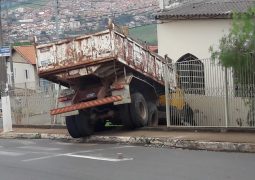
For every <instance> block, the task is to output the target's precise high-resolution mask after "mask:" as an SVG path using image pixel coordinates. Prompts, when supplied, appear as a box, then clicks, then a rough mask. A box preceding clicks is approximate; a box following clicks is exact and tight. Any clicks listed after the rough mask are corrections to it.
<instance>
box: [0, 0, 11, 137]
mask: <svg viewBox="0 0 255 180" xmlns="http://www.w3.org/2000/svg"><path fill="white" fill-rule="evenodd" d="M3 44H4V43H3V29H2V0H0V48H2V46H3ZM0 90H1V92H0V96H1V102H2V111H3V130H4V132H10V131H12V117H11V101H10V96H9V92H8V86H7V68H6V58H5V57H0Z"/></svg>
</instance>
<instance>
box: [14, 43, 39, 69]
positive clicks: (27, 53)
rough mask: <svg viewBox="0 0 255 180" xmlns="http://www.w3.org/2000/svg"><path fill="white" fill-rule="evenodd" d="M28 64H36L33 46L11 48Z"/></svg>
mask: <svg viewBox="0 0 255 180" xmlns="http://www.w3.org/2000/svg"><path fill="white" fill-rule="evenodd" d="M13 48H14V49H15V50H16V51H17V52H18V53H19V54H20V55H21V56H22V57H23V58H24V59H25V60H26V61H28V62H29V63H30V64H33V65H35V64H36V55H35V48H34V46H14V47H13Z"/></svg>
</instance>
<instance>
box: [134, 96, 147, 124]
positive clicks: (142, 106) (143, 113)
mask: <svg viewBox="0 0 255 180" xmlns="http://www.w3.org/2000/svg"><path fill="white" fill-rule="evenodd" d="M130 114H131V118H132V121H133V123H134V125H135V127H143V126H145V125H147V124H148V114H149V113H148V107H147V103H146V101H145V99H144V97H143V95H142V94H141V93H139V92H136V93H134V94H132V95H131V104H130Z"/></svg>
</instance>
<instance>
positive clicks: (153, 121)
mask: <svg viewBox="0 0 255 180" xmlns="http://www.w3.org/2000/svg"><path fill="white" fill-rule="evenodd" d="M148 111H149V117H148V125H149V126H158V109H157V106H156V104H155V103H152V102H149V103H148Z"/></svg>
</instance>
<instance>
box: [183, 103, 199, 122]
mask: <svg viewBox="0 0 255 180" xmlns="http://www.w3.org/2000/svg"><path fill="white" fill-rule="evenodd" d="M183 112H184V113H183V116H184V117H183V118H184V122H183V125H184V126H196V125H197V124H196V122H195V120H194V113H193V110H192V109H191V107H190V106H189V105H188V104H186V105H185V106H184V108H183Z"/></svg>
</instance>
